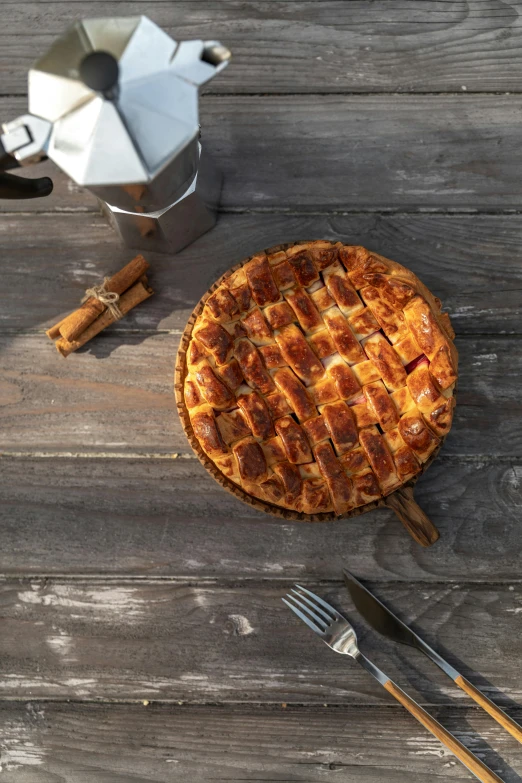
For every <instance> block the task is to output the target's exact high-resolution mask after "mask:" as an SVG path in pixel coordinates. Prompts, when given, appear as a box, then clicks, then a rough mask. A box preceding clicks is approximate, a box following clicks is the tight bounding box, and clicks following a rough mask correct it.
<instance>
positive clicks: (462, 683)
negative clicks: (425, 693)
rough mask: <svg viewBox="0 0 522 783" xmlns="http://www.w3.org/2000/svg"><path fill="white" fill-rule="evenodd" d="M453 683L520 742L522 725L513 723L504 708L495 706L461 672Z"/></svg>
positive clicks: (521, 739) (521, 741) (521, 740)
mask: <svg viewBox="0 0 522 783" xmlns="http://www.w3.org/2000/svg"><path fill="white" fill-rule="evenodd" d="M455 683H456V685H458V686H459V688H461V689H462V690H463V691H464V692H465V693H467V694H468V696H471V698H472V699H473V701H475V702H477V704H478V705H479V706H480V707H482V709H483V710H486V712H487V713H489V714H490V715H491V717H492V718H494V719H495V720H496V721H497V723H500V725H501V726H502V727H503V728H504V729H506V731H509V733H510V734H511V736H512V737H514V738H515V739H517V740H518V741H519V742H520V743H522V727H521V726H519V724H518V723H515V721H514V720H513V719H512V718H510V717H509V715H506V713H505V712H504V710H501V709H500V707H497V705H496V704H493V702H492V701H491V700H490V699H488V697H487V696H484V694H483V693H481V691H479V690H478V688H475V686H474V685H472V684H471V683H470V682H469V680H466V678H465V677H463V676H462V674H459V676H458V677H457V679H456V680H455Z"/></svg>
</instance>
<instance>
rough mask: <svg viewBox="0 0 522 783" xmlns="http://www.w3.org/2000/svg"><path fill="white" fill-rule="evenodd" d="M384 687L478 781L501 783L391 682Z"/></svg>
mask: <svg viewBox="0 0 522 783" xmlns="http://www.w3.org/2000/svg"><path fill="white" fill-rule="evenodd" d="M384 687H385V688H386V690H387V691H388V693H391V695H392V696H393V697H394V698H395V699H397V701H398V702H400V703H401V704H402V706H403V707H405V708H406V709H407V710H408V712H409V713H410V714H411V715H413V717H414V718H415V719H416V720H418V721H419V723H421V724H422V725H423V726H424V728H426V729H427V730H428V731H430V732H431V733H432V734H433V735H434V737H435V738H436V739H438V740H439V742H441V743H442V744H443V745H444V747H446V748H447V749H448V750H449V751H451V753H453V754H454V756H455V757H456V758H458V760H459V761H460V762H462V764H464V766H465V767H467V768H468V769H469V771H470V772H471V773H472V774H473V775H475V777H476V778H478V780H481V781H482V783H502V780H501V779H500V778H499V776H498V775H496V774H495V773H494V772H492V771H491V770H490V769H489V768H488V767H487V766H486V765H485V764H484V762H483V761H481V760H480V759H479V758H478V757H477V756H476V755H475V754H474V753H473V752H472V751H471V750H469V749H468V748H467V747H466V746H465V745H463V744H462V742H460V740H458V739H457V738H456V737H454V736H453V735H452V734H451V733H450V732H449V731H448V730H447V729H445V728H444V726H442V724H441V723H439V722H438V721H437V720H435V718H433V716H432V715H430V714H429V713H428V712H426V710H423V709H422V707H419V705H418V704H416V703H415V702H414V701H413V699H411V698H410V697H409V696H408V694H407V693H405V692H404V691H403V690H401V688H399V687H398V686H397V685H395V684H394V683H393V682H391V680H388V682H387V683H386V684H385V685H384Z"/></svg>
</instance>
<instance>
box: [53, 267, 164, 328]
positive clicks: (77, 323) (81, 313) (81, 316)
mask: <svg viewBox="0 0 522 783" xmlns="http://www.w3.org/2000/svg"><path fill="white" fill-rule="evenodd" d="M148 268H149V264H148V263H147V261H145V259H144V258H143V256H141V255H138V256H136V258H133V259H132V261H130V262H129V263H128V264H127V265H126V266H124V267H123V269H121V270H120V271H119V272H116V274H115V275H114V276H113V277H111V279H110V280H109V282H108V283H107V291H111V292H113V293H115V294H119V295H120V296H121V295H122V294H123V293H124V292H125V291H127V289H129V288H130V287H131V286H132V285H133V284H134V283H135V282H136V280H139V278H140V277H141V276H142V275H143V274H144V272H145V271H146V270H147V269H148ZM118 306H119V304H118ZM133 306H134V305H133ZM105 309H106V307H105V305H104V304H102V303H101V302H100V301H98V299H95V298H94V297H93V296H91V297H89V299H87V301H86V302H84V303H83V304H82V306H81V307H79V308H78V310H75V311H74V312H73V313H71V314H70V315H68V316H66V317H65V318H64V319H63V320H62V321H60V322H59V323H57V324H55V326H52V327H51V328H50V329H49V330H48V331H47V336H48V337H50V339H51V340H55V339H56V338H57V337H58V336H60V335H61V337H63V338H64V339H65V340H66V341H67V342H69V343H72V342H74V341H75V340H78V339H79V338H80V335H82V334H83V332H84V331H85V330H86V329H87V328H88V327H89V325H90V324H92V323H93V322H94V321H95V320H96V319H97V318H99V316H100V315H101V314H102V313H103V312H104V310H105ZM120 309H121V307H120ZM122 312H123V311H122ZM111 323H112V321H111Z"/></svg>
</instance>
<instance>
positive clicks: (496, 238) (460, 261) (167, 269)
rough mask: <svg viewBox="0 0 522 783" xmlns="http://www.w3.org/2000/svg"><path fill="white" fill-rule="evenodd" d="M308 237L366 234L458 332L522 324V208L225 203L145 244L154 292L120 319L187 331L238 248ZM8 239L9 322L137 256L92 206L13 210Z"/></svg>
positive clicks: (58, 301) (1, 236)
mask: <svg viewBox="0 0 522 783" xmlns="http://www.w3.org/2000/svg"><path fill="white" fill-rule="evenodd" d="M4 204H5V202H4ZM57 231H59V236H57ZM307 237H324V238H325V239H340V240H341V241H343V242H346V243H349V244H350V243H351V244H361V245H363V246H365V247H369V248H371V249H372V250H375V251H376V252H378V253H380V254H381V255H385V256H387V257H388V258H392V259H394V260H396V261H399V262H400V263H402V264H404V265H405V266H406V267H408V268H410V269H411V270H412V271H414V272H415V273H416V274H417V275H418V277H420V279H421V280H422V281H423V282H424V283H425V284H426V285H427V286H428V288H429V289H430V290H431V291H433V293H434V294H436V295H437V296H439V297H440V298H441V299H442V302H443V305H444V309H446V310H448V312H449V313H450V315H451V321H452V324H453V326H454V328H455V330H456V331H457V333H458V334H470V333H471V334H472V333H480V334H485V333H497V334H498V332H503V333H505V332H513V331H515V332H520V311H521V310H522V264H521V262H520V258H521V256H522V216H521V215H516V214H512V215H433V214H425V215H411V214H410V215H386V214H383V215H369V214H354V215H306V214H301V215H284V214H283V215H281V214H259V213H253V214H223V215H221V216H220V218H219V221H218V223H217V225H216V227H215V228H214V229H213V230H212V231H211V232H209V233H208V234H205V235H204V236H203V237H201V238H200V239H199V240H198V241H197V242H196V243H195V244H193V245H191V246H190V247H189V248H187V249H186V250H184V251H183V252H182V253H180V254H179V255H177V256H175V257H170V256H164V255H160V254H147V260H148V261H150V262H151V266H152V268H151V270H150V275H151V281H152V283H153V287H154V288H155V291H156V293H155V295H154V297H152V299H151V300H150V301H149V302H147V304H146V306H144V307H139V308H137V309H136V310H135V311H134V312H133V313H132V314H130V316H129V317H127V318H125V319H123V320H122V321H121V322H120V323H118V324H115V326H114V327H111V329H112V331H116V330H117V331H123V332H125V331H136V330H142V331H151V330H156V329H171V330H179V331H180V330H182V329H183V328H184V326H185V323H186V321H187V319H188V317H189V315H190V313H191V311H192V309H193V308H194V306H195V304H196V302H197V301H198V300H199V298H200V296H201V295H202V294H203V292H204V291H205V290H206V289H207V288H209V287H210V285H211V284H212V283H213V282H214V280H216V279H217V278H218V277H219V276H220V275H221V274H222V273H223V272H225V270H226V269H228V268H229V267H230V266H232V265H233V264H234V263H236V262H237V261H239V259H241V258H244V257H245V256H247V255H250V254H252V253H254V252H256V251H258V250H260V249H262V248H265V247H268V246H270V245H274V244H277V243H281V242H284V241H288V240H291V239H301V238H307ZM0 243H1V245H2V249H3V250H2V252H3V258H4V262H3V269H2V279H3V281H4V285H3V286H2V290H0V312H1V318H0V332H1V331H5V330H14V329H17V330H25V331H29V330H32V329H42V328H44V327H47V326H49V325H51V324H52V323H54V322H55V320H56V319H57V318H58V317H59V316H61V315H65V314H66V313H67V312H69V311H70V310H72V309H73V308H74V307H76V306H77V304H78V302H79V301H80V299H81V297H82V296H83V294H84V292H85V289H86V288H90V287H91V286H92V285H93V284H96V283H97V282H98V281H100V280H102V279H103V277H104V276H105V275H106V274H110V273H111V272H112V271H116V270H117V269H121V267H122V266H123V265H124V264H125V263H126V262H127V261H128V260H129V259H130V258H131V257H132V251H131V250H129V249H126V248H123V247H122V246H120V244H119V243H118V241H117V239H116V236H115V234H113V232H112V231H111V230H110V228H109V226H108V225H107V224H106V223H105V221H104V220H103V218H102V217H101V216H98V215H94V214H77V213H76V214H68V215H66V216H65V215H63V216H61V217H58V216H57V215H41V214H37V215H31V216H28V215H4V216H3V217H2V218H1V220H0ZM187 267H189V268H190V274H187V273H186V270H187Z"/></svg>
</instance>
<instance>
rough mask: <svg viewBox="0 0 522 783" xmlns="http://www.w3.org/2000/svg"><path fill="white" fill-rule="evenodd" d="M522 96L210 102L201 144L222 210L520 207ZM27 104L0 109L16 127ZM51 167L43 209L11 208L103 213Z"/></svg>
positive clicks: (35, 207) (30, 206)
mask: <svg viewBox="0 0 522 783" xmlns="http://www.w3.org/2000/svg"><path fill="white" fill-rule="evenodd" d="M521 110H522V96H520V95H507V96H506V95H469V96H461V95H438V96H436V98H435V99H434V98H433V96H426V95H409V96H408V95H376V96H372V95H366V96H363V95H353V96H349V97H346V96H327V95H318V96H314V97H313V98H310V97H307V96H299V95H296V96H290V97H289V96H263V97H262V98H260V97H259V96H212V95H209V96H207V97H205V98H204V99H203V101H202V103H201V124H202V128H203V137H202V138H203V143H204V144H205V145H206V149H207V150H208V151H209V152H210V153H211V154H213V156H214V158H215V160H216V162H217V163H218V165H219V167H220V168H221V169H222V171H223V173H224V175H225V182H224V187H223V193H222V202H221V203H222V208H224V209H226V210H230V209H240V210H244V209H250V208H256V209H259V208H261V209H272V210H273V209H278V210H280V211H295V210H309V211H314V210H318V209H319V210H323V211H324V210H338V211H354V210H357V211H365V210H383V209H384V210H386V209H388V210H389V209H395V210H412V211H418V210H419V209H422V208H429V209H438V210H448V209H458V210H461V211H463V210H470V209H482V210H502V209H515V210H518V209H520V170H519V166H518V165H517V160H518V152H519V143H520V114H521ZM25 111H26V105H25V99H24V98H22V97H15V98H5V99H4V100H2V115H3V116H4V117H6V119H9V118H11V117H15V116H17V115H18V114H21V113H24V112H25ZM54 171H56V170H55V169H54V167H53V166H52V164H50V163H45V164H42V165H41V166H37V167H33V170H32V171H31V176H37V175H38V176H41V175H44V174H46V173H50V174H51V176H52V177H53V178H54V181H55V190H54V191H53V193H52V194H51V195H50V196H49V197H48V198H46V199H44V200H42V199H35V200H32V201H22V202H20V201H18V202H16V201H9V202H6V201H3V202H2V203H1V205H0V206H1V207H2V210H3V211H4V212H5V211H13V210H21V211H23V212H26V211H42V210H44V211H48V210H58V209H60V208H66V209H78V208H80V209H90V210H92V209H95V210H96V209H97V206H96V202H95V200H94V197H93V196H92V195H91V194H90V193H86V192H84V191H82V190H80V189H78V188H77V186H75V185H74V184H72V183H69V181H68V179H67V177H66V176H65V174H62V173H61V172H56V174H55V173H54Z"/></svg>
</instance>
